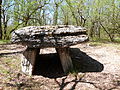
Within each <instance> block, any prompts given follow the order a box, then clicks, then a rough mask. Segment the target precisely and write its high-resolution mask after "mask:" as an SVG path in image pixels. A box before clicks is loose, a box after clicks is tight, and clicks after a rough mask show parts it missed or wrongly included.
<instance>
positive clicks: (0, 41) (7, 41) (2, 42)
mask: <svg viewBox="0 0 120 90" xmlns="http://www.w3.org/2000/svg"><path fill="white" fill-rule="evenodd" d="M7 43H10V40H0V44H7Z"/></svg>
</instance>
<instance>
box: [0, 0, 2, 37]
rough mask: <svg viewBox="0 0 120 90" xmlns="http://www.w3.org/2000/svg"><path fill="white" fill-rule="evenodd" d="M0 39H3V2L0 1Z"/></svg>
mask: <svg viewBox="0 0 120 90" xmlns="http://www.w3.org/2000/svg"><path fill="white" fill-rule="evenodd" d="M0 39H2V0H0Z"/></svg>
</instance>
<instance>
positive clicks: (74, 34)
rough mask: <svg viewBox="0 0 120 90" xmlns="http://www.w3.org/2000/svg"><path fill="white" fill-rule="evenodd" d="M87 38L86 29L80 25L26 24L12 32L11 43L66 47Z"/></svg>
mask: <svg viewBox="0 0 120 90" xmlns="http://www.w3.org/2000/svg"><path fill="white" fill-rule="evenodd" d="M87 40H88V36H87V33H86V29H85V28H83V27H80V26H72V25H67V26H66V25H58V26H28V27H24V28H21V29H18V30H16V31H14V32H12V39H11V41H12V42H13V43H21V44H23V45H27V46H28V47H29V48H46V47H68V46H71V45H75V44H78V43H81V42H85V41H87Z"/></svg>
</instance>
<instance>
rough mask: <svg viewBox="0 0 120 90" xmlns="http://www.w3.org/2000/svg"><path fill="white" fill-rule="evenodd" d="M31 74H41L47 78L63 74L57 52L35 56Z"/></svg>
mask: <svg viewBox="0 0 120 90" xmlns="http://www.w3.org/2000/svg"><path fill="white" fill-rule="evenodd" d="M33 75H42V76H44V77H49V78H55V77H60V76H63V70H62V65H61V62H60V59H59V56H58V55H57V53H50V54H40V55H39V56H37V58H36V62H35V67H34V71H33Z"/></svg>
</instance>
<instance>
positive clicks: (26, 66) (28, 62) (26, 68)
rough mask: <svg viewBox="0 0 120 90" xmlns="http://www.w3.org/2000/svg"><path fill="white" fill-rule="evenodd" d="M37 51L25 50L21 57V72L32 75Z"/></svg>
mask: <svg viewBox="0 0 120 90" xmlns="http://www.w3.org/2000/svg"><path fill="white" fill-rule="evenodd" d="M39 51H40V49H33V48H27V49H26V51H24V52H23V55H22V57H21V66H22V72H24V73H25V74H27V75H32V73H33V70H34V64H35V61H36V57H37V55H38V54H39Z"/></svg>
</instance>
